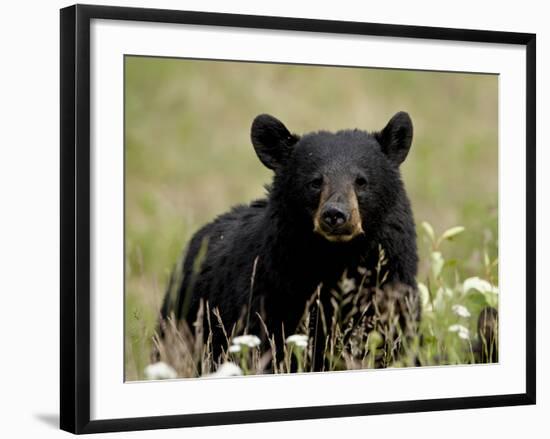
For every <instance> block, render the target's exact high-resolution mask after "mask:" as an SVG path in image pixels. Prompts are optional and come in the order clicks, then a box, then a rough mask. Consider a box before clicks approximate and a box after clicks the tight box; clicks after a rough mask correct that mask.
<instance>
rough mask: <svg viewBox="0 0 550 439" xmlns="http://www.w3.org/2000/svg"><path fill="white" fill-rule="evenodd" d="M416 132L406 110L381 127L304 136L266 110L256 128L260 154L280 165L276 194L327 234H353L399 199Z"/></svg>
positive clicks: (344, 237) (341, 237)
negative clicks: (404, 166)
mask: <svg viewBox="0 0 550 439" xmlns="http://www.w3.org/2000/svg"><path fill="white" fill-rule="evenodd" d="M412 135H413V127H412V122H411V118H410V117H409V115H408V114H407V113H405V112H399V113H397V114H395V115H394V116H393V117H392V118H391V119H390V121H389V122H388V123H387V125H386V126H385V128H384V129H382V130H381V131H377V132H366V131H362V130H342V131H338V132H336V133H331V132H327V131H318V132H313V133H309V134H305V135H303V136H301V137H300V136H297V135H295V134H291V133H290V131H289V130H288V129H287V128H286V127H285V126H284V124H283V123H282V122H281V121H279V120H278V119H276V118H274V117H273V116H270V115H266V114H261V115H259V116H257V117H256V118H255V119H254V122H253V123H252V128H251V139H252V144H253V145H254V149H255V150H256V154H257V155H258V157H259V158H260V160H261V161H262V163H263V164H264V165H265V166H267V167H268V168H270V169H272V170H273V171H274V172H275V177H274V181H273V185H272V188H271V195H272V197H273V198H275V199H277V200H278V201H279V202H282V203H283V204H284V208H285V210H287V211H289V212H290V213H291V216H292V218H293V219H295V220H296V222H297V224H298V223H299V222H300V221H301V223H302V224H304V225H305V226H306V227H309V230H311V231H312V232H314V233H315V234H318V235H320V236H322V237H323V238H325V239H326V240H328V241H330V242H349V241H351V240H353V239H354V238H356V237H358V236H361V235H364V234H365V233H368V231H369V230H373V229H376V227H377V226H378V225H379V223H380V221H381V220H382V218H383V217H384V215H385V214H386V213H387V212H388V211H389V209H392V207H393V206H394V205H395V204H396V201H397V200H400V199H402V197H403V196H404V194H405V192H404V188H403V184H402V181H401V176H400V172H399V165H400V164H401V163H402V162H403V161H404V160H405V158H406V157H407V154H408V152H409V148H410V146H411V142H412Z"/></svg>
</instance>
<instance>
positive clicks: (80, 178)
mask: <svg viewBox="0 0 550 439" xmlns="http://www.w3.org/2000/svg"><path fill="white" fill-rule="evenodd" d="M92 19H105V20H132V21H142V22H158V23H181V24H194V25H208V26H229V27H241V28H255V29H275V30H293V31H301V32H313V33H315V32H325V33H334V34H357V35H372V36H384V37H406V38H417V39H418V38H420V39H437V40H447V41H466V42H482V43H501V44H513V45H522V46H525V47H526V60H527V62H526V66H525V68H526V83H527V89H526V99H527V101H526V133H525V136H526V145H527V151H526V158H527V169H526V171H527V173H526V175H527V182H526V184H527V194H526V205H527V210H526V221H527V222H526V224H527V227H526V243H527V247H526V255H527V258H526V261H525V263H526V282H527V284H526V292H527V297H526V322H527V327H526V337H527V339H526V358H525V364H526V372H527V373H526V376H525V383H526V392H525V393H518V394H508V395H496V396H479V397H461V398H446V399H430V400H417V401H393V402H383V403H367V404H349V405H337V406H317V407H299V408H284V409H269V410H252V411H240V412H224V413H219V412H217V413H201V414H181V415H171V416H154V417H153V416H151V417H141V418H127V419H105V420H90V394H91V392H90V350H89V347H90V214H91V209H90V21H91V20H92ZM60 24H61V29H60V30H61V41H60V49H61V59H60V76H61V78H60V81H61V82H60V84H61V87H60V88H61V112H60V123H61V126H60V130H61V154H60V161H61V188H60V190H61V212H60V213H61V223H60V227H61V243H60V245H61V273H60V276H61V303H60V306H61V322H60V324H61V331H60V332H61V352H60V361H61V371H60V374H61V375H60V379H61V387H60V394H61V395H60V396H61V398H60V401H61V404H60V426H61V428H62V429H63V430H66V431H69V432H72V433H77V434H79V433H98V432H113V431H128V430H144V429H160V428H173V427H192V426H206V425H220V424H238V423H249V422H268V421H269V422H273V421H286V420H301V419H313V418H325V417H346V416H364V415H374V414H387V413H403V412H424V411H436V410H453V409H466V408H481V407H497V406H513V405H527V404H535V401H536V385H535V379H536V369H535V367H536V352H535V345H536V338H535V337H536V336H535V327H536V321H535V287H536V281H535V280H536V276H535V274H536V273H535V242H536V236H535V233H536V232H535V208H536V206H535V180H536V178H535V136H536V122H535V118H536V117H535V111H536V103H535V99H536V97H535V90H536V89H535V87H536V77H535V70H536V68H535V67H536V35H535V34H530V33H515V32H497V31H485V30H466V29H449V28H437V27H423V26H403V25H389V24H377V23H359V22H344V21H329V20H313V19H303V18H288V17H284V18H283V17H267V16H252V15H234V14H221V13H211V12H191V11H175V10H159V9H142V8H126V7H110V6H89V5H75V6H70V7H67V8H64V9H62V10H61V20H60Z"/></svg>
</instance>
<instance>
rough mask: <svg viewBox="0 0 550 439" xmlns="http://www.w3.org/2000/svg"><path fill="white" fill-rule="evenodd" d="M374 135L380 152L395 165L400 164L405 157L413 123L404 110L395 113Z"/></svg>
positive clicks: (409, 144) (410, 141)
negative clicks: (380, 149)
mask: <svg viewBox="0 0 550 439" xmlns="http://www.w3.org/2000/svg"><path fill="white" fill-rule="evenodd" d="M375 137H376V140H378V143H380V146H381V147H382V152H383V153H384V154H386V155H387V156H388V157H389V158H390V160H391V161H392V162H394V163H395V164H396V165H400V164H401V163H403V162H404V161H405V159H406V158H407V154H408V153H409V149H410V147H411V143H412V137H413V125H412V121H411V118H410V116H409V115H408V113H405V112H404V111H400V112H399V113H396V114H395V115H394V116H393V117H392V118H391V119H390V121H389V122H388V124H387V125H386V127H385V128H384V129H383V130H382V131H380V132H378V133H376V134H375Z"/></svg>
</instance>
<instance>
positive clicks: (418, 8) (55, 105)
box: [0, 0, 550, 439]
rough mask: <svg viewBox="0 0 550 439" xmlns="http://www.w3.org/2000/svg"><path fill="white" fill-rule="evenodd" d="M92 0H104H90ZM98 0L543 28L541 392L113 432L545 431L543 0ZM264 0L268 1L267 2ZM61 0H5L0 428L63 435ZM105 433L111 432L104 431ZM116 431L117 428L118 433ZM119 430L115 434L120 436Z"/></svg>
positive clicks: (547, 95) (542, 71)
mask: <svg viewBox="0 0 550 439" xmlns="http://www.w3.org/2000/svg"><path fill="white" fill-rule="evenodd" d="M88 3H98V2H95V1H91V0H90V1H88ZM99 3H100V4H112V5H120V6H142V7H158V8H172V9H187V10H206V11H218V12H233V13H246V14H264V15H279V16H297V17H308V18H321V19H336V20H355V21H369V22H381V23H396V24H415V25H427V26H445V27H462V28H473V29H491V30H506V31H517V32H535V33H537V46H538V51H537V58H538V59H537V64H538V66H537V76H538V84H537V90H538V91H537V100H538V103H537V113H538V114H537V123H538V126H539V132H538V142H537V145H538V148H537V149H538V151H537V155H538V165H537V170H538V178H537V179H538V196H537V203H538V213H537V223H538V224H539V227H538V231H537V234H538V252H537V253H538V254H537V259H538V261H537V271H538V273H539V281H538V282H537V289H538V294H537V296H538V298H537V301H538V314H537V315H538V343H537V345H538V371H539V373H538V377H537V379H538V404H537V406H529V407H510V408H496V409H483V410H463V411H454V412H436V413H422V414H404V415H387V416H375V417H362V418H346V419H324V420H315V421H300V422H282V423H272V424H257V425H240V426H224V427H209V428H200V429H186V430H185V431H183V430H167V431H156V432H137V433H123V434H119V436H116V437H122V436H132V437H155V438H157V437H159V438H164V437H166V438H168V437H181V436H182V435H185V437H193V438H195V437H196V438H206V437H208V438H214V437H220V436H225V437H235V436H240V437H262V438H264V437H267V438H271V437H274V438H275V437H304V436H306V435H307V436H310V437H312V436H315V437H341V436H343V435H346V436H347V435H350V436H355V435H360V437H367V436H368V437H377V438H388V437H390V438H391V437H407V438H411V439H412V438H416V437H422V438H445V439H450V438H455V437H456V438H463V437H483V436H486V437H491V438H497V437H498V438H500V437H513V436H515V437H518V436H525V435H529V437H543V436H544V435H545V434H548V429H549V427H548V423H547V422H545V421H546V419H544V417H543V415H544V414H546V415H548V414H549V413H550V385H549V383H550V380H549V379H548V377H547V376H546V377H545V374H544V369H545V368H546V369H547V370H548V356H549V344H548V340H549V330H550V325H549V324H548V322H547V321H545V320H544V309H545V306H546V305H547V304H548V303H549V302H548V300H547V299H545V291H544V290H545V289H546V288H547V282H544V280H543V277H544V276H545V275H546V273H547V270H545V268H546V267H547V266H548V264H549V263H550V257H549V256H548V255H547V253H546V252H544V251H543V250H542V249H544V248H548V247H549V246H550V239H549V237H550V233H549V232H548V227H544V224H549V223H550V210H549V205H548V197H547V194H546V188H547V187H548V186H549V185H550V173H548V172H545V171H546V167H547V166H548V165H550V152H549V150H548V148H543V147H542V145H545V144H548V134H546V132H545V130H544V128H545V124H544V123H543V122H544V121H547V120H548V118H549V117H550V111H549V108H550V104H549V100H550V89H549V87H548V82H547V81H546V82H545V81H544V78H545V77H550V65H549V63H550V57H549V56H548V54H549V53H550V50H549V49H550V28H549V27H548V22H547V18H548V16H549V15H548V12H547V11H546V10H545V8H544V6H545V2H540V1H539V2H536V1H530V0H529V1H522V2H514V3H513V4H512V3H510V5H507V4H506V5H505V4H504V2H499V1H484V2H480V1H479V0H478V1H475V2H474V1H466V0H463V1H461V2H452V3H445V2H438V1H430V2H427V1H426V2H421V1H420V0H416V1H407V0H394V1H391V2H381V1H379V2H373V3H371V4H368V3H367V2H352V1H345V0H340V1H338V2H324V3H322V2H320V1H315V2H313V1H310V2H301V3H299V2H297V1H296V0H294V1H290V0H277V1H272V2H258V1H246V0H232V1H231V2H227V1H226V2H224V1H218V0H216V1H215V0H203V1H198V0H189V1H169V0H160V1H154V2H153V1H143V0H142V1H124V0H118V1H116V2H113V1H108V0H104V1H102V2H99ZM260 3H262V4H260ZM69 4H70V3H69V2H64V1H58V0H55V1H49V2H39V1H25V2H6V3H4V4H3V5H2V13H1V14H0V20H1V24H0V32H1V38H0V60H1V61H0V75H1V76H0V78H1V80H0V109H1V112H2V113H1V117H0V121H1V123H0V325H1V332H0V334H1V340H2V346H1V348H0V352H1V354H0V403H1V405H0V407H1V411H0V432H1V434H2V436H4V437H41V438H49V437H58V436H62V435H65V433H63V432H59V431H58V430H57V419H58V404H59V396H58V386H59V379H58V368H59V361H58V357H59V355H58V354H59V342H58V336H59V329H58V322H59V310H58V308H59V298H58V297H59V296H58V290H59V275H58V273H59V262H58V259H59V232H58V229H59V227H58V224H59V215H58V212H59V195H58V192H59V177H58V176H59V117H58V112H59V111H58V109H59V97H58V96H59V85H58V84H59V80H58V77H59V67H58V66H59V18H58V17H59V13H58V9H59V8H61V7H63V6H66V5H69ZM105 436H107V435H105ZM109 436H113V435H109ZM113 437H115V436H113Z"/></svg>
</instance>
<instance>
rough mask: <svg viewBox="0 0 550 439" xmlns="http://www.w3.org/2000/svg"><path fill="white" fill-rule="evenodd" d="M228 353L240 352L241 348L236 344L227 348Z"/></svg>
mask: <svg viewBox="0 0 550 439" xmlns="http://www.w3.org/2000/svg"><path fill="white" fill-rule="evenodd" d="M229 352H231V353H232V354H236V353H237V352H241V346H240V345H238V344H232V345H231V346H229Z"/></svg>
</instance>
